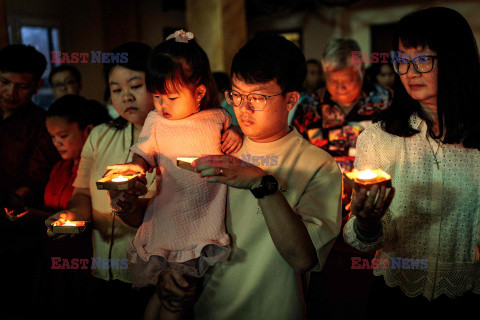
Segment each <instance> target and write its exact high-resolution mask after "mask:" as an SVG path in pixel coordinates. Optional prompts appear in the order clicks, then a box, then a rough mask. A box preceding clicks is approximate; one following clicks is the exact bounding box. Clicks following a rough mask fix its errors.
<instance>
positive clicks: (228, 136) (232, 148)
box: [221, 126, 243, 154]
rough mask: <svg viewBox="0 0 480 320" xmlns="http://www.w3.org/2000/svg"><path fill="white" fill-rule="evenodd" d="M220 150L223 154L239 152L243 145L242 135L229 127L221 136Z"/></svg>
mask: <svg viewBox="0 0 480 320" xmlns="http://www.w3.org/2000/svg"><path fill="white" fill-rule="evenodd" d="M221 141H222V146H221V150H222V152H223V153H225V154H230V153H232V152H238V151H240V148H242V144H243V133H242V132H241V131H240V132H239V131H237V130H235V129H234V128H233V126H231V127H230V128H228V129H227V130H226V131H225V132H224V133H223V134H222V139H221Z"/></svg>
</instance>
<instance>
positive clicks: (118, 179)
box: [112, 176, 128, 182]
mask: <svg viewBox="0 0 480 320" xmlns="http://www.w3.org/2000/svg"><path fill="white" fill-rule="evenodd" d="M112 181H113V182H125V181H128V179H127V178H125V177H124V176H118V177H116V178H113V179H112Z"/></svg>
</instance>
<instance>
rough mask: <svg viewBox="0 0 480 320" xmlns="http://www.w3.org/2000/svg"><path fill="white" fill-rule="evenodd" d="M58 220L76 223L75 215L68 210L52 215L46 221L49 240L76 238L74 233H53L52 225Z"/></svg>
mask: <svg viewBox="0 0 480 320" xmlns="http://www.w3.org/2000/svg"><path fill="white" fill-rule="evenodd" d="M57 220H64V221H67V220H70V221H74V220H75V214H73V213H72V212H70V211H68V210H63V211H60V212H57V213H55V214H53V215H51V216H50V217H48V218H47V219H46V220H45V226H46V227H47V235H48V237H49V238H53V239H54V240H60V239H66V238H73V237H75V235H76V234H74V233H72V234H56V233H53V229H52V223H54V222H55V221H57Z"/></svg>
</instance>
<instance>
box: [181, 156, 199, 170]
mask: <svg viewBox="0 0 480 320" xmlns="http://www.w3.org/2000/svg"><path fill="white" fill-rule="evenodd" d="M197 159H198V158H177V167H179V168H182V169H186V170H190V171H196V168H195V167H194V166H192V162H193V161H195V160H197Z"/></svg>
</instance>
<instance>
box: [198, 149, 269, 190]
mask: <svg viewBox="0 0 480 320" xmlns="http://www.w3.org/2000/svg"><path fill="white" fill-rule="evenodd" d="M192 165H193V166H195V167H196V170H197V172H199V173H200V174H201V176H202V178H203V177H207V181H208V182H217V183H223V184H226V185H228V186H231V187H234V188H238V189H250V190H251V189H253V188H258V187H259V186H260V183H261V182H262V177H263V176H265V175H267V173H266V172H265V171H264V170H263V169H261V168H259V167H257V166H254V165H252V164H250V163H246V162H245V161H242V160H240V159H238V158H235V157H234V156H222V155H209V156H204V157H201V158H198V159H197V160H195V161H194V162H193V163H192Z"/></svg>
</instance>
